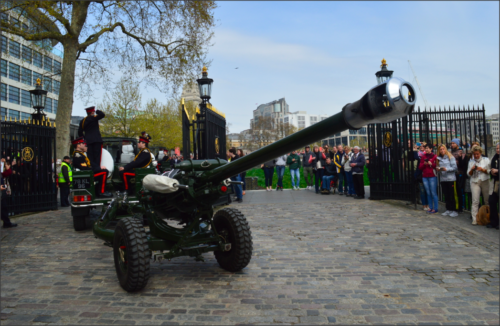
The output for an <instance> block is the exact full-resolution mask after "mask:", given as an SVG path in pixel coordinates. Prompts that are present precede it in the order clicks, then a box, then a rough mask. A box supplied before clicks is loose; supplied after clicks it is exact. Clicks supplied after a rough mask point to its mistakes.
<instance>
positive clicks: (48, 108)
mask: <svg viewBox="0 0 500 326" xmlns="http://www.w3.org/2000/svg"><path fill="white" fill-rule="evenodd" d="M45 112H48V113H52V99H51V98H48V97H47V100H46V102H45Z"/></svg>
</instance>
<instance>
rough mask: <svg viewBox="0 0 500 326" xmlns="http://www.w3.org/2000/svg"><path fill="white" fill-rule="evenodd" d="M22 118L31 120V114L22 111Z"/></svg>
mask: <svg viewBox="0 0 500 326" xmlns="http://www.w3.org/2000/svg"><path fill="white" fill-rule="evenodd" d="M21 120H31V114H29V113H26V112H21Z"/></svg>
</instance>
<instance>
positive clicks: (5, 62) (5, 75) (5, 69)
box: [2, 59, 7, 77]
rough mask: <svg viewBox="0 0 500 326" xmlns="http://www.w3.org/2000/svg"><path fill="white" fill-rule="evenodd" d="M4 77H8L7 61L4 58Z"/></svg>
mask: <svg viewBox="0 0 500 326" xmlns="http://www.w3.org/2000/svg"><path fill="white" fill-rule="evenodd" d="M2 77H7V61H5V60H3V59H2Z"/></svg>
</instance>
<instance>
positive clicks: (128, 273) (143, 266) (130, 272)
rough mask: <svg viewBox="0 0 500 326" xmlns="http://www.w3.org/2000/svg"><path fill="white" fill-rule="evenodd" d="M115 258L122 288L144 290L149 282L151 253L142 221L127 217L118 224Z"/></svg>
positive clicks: (114, 244)
mask: <svg viewBox="0 0 500 326" xmlns="http://www.w3.org/2000/svg"><path fill="white" fill-rule="evenodd" d="M113 257H114V260H115V269H116V276H117V277H118V280H119V281H120V286H121V287H122V288H123V289H124V290H125V291H128V292H133V291H139V290H142V289H143V288H144V287H145V286H146V284H147V283H148V280H149V261H150V251H149V246H148V240H147V237H146V232H145V231H144V227H143V226H142V221H141V220H139V219H137V218H134V217H127V218H123V219H121V220H120V221H119V222H118V224H117V225H116V228H115V235H114V239H113Z"/></svg>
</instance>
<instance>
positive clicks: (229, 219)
mask: <svg viewBox="0 0 500 326" xmlns="http://www.w3.org/2000/svg"><path fill="white" fill-rule="evenodd" d="M415 101H416V98H415V92H414V89H413V87H412V86H411V84H410V83H408V82H405V81H404V80H402V79H399V78H392V79H390V80H388V81H386V82H384V83H381V84H379V85H377V86H375V87H373V88H372V89H370V90H369V91H368V92H367V93H366V94H365V95H364V96H363V97H362V98H361V99H360V100H358V101H356V102H354V103H350V104H347V105H345V106H344V108H343V109H342V112H340V113H338V114H335V115H333V116H331V117H330V118H327V119H325V120H323V121H320V122H318V123H316V124H315V125H313V126H310V127H308V128H306V129H303V130H301V131H299V132H297V133H294V134H293V135H290V136H288V137H286V138H284V139H281V140H279V141H277V142H275V143H273V144H271V145H268V146H266V147H264V148H261V149H260V150H258V151H255V152H253V153H251V154H249V155H246V156H244V157H242V158H240V159H238V160H237V161H234V162H231V163H228V162H227V161H225V160H222V159H207V160H185V161H183V162H182V163H181V164H179V165H177V166H176V169H175V170H172V171H169V172H166V173H164V174H162V175H156V174H148V173H150V172H147V171H144V172H142V171H140V170H137V171H136V175H137V176H136V179H137V180H136V185H138V186H139V187H138V189H137V197H136V198H134V197H131V198H129V197H127V195H125V194H117V197H115V198H114V199H113V200H112V201H111V202H110V203H109V205H107V207H103V214H102V216H101V218H100V219H99V220H98V221H96V222H95V224H94V226H93V232H94V235H95V236H96V237H97V238H99V239H102V240H104V241H105V244H107V245H109V246H110V247H112V248H113V255H114V262H115V268H116V273H117V276H118V279H119V282H120V285H121V286H122V288H123V289H125V290H126V291H138V290H141V289H142V288H144V287H145V286H146V284H147V282H148V279H149V271H150V260H151V258H152V259H153V260H154V261H160V260H162V259H168V260H170V259H172V258H174V257H179V256H191V257H194V258H195V259H196V260H201V261H202V260H203V257H202V254H203V253H206V252H210V251H213V252H214V254H215V258H216V260H217V262H218V263H219V265H220V266H221V267H222V268H223V269H225V270H228V271H231V272H236V271H239V270H241V269H243V268H245V267H246V266H247V265H248V264H249V262H250V259H251V257H252V236H251V232H250V227H249V225H248V222H247V221H246V219H245V217H244V216H243V214H242V213H240V212H239V211H238V210H237V209H235V208H224V209H221V210H219V211H217V212H216V213H215V214H214V208H213V204H214V202H215V201H217V199H218V198H220V196H221V195H223V194H225V193H226V192H227V190H228V187H229V186H230V184H231V183H234V182H231V181H229V179H228V178H230V177H231V176H234V175H236V174H239V173H241V172H243V171H246V170H248V169H250V168H253V167H254V166H257V165H259V164H261V163H263V162H266V161H268V160H270V159H273V158H275V157H277V156H280V155H283V154H286V153H289V152H290V151H292V150H293V149H296V148H299V147H303V146H305V145H307V144H310V143H313V142H315V141H318V140H321V139H324V138H326V137H328V136H330V135H332V134H335V133H339V132H341V131H343V130H346V129H360V128H361V127H363V126H364V125H366V124H369V123H386V122H390V121H393V120H395V119H398V118H400V117H403V116H406V115H408V114H410V113H411V112H412V110H413V108H414V105H415ZM143 219H145V220H147V224H148V225H149V230H147V229H146V228H145V227H143V221H144V220H143ZM174 222H178V223H179V224H180V225H183V227H181V228H179V227H174V226H173V224H172V223H174Z"/></svg>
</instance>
